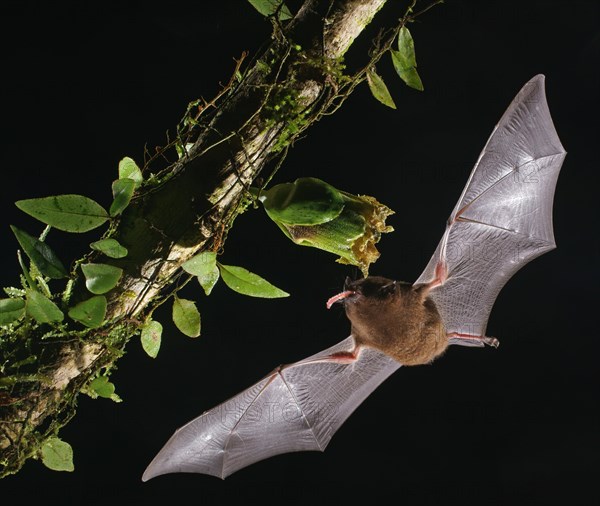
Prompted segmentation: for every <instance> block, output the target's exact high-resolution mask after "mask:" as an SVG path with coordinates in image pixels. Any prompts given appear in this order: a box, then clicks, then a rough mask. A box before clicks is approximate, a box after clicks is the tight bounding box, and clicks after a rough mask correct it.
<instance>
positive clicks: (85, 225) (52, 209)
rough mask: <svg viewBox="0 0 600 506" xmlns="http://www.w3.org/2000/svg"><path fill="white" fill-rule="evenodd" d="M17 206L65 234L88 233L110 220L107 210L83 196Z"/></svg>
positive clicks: (60, 196) (65, 196)
mask: <svg viewBox="0 0 600 506" xmlns="http://www.w3.org/2000/svg"><path fill="white" fill-rule="evenodd" d="M15 205H16V206H17V207H18V208H19V209H20V210H21V211H23V212H25V213H27V214H29V215H31V216H33V217H34V218H36V219H38V220H40V221H41V222H43V223H46V224H47V225H50V226H52V227H54V228H57V229H59V230H62V231H64V232H87V231H88V230H92V229H94V228H96V227H99V226H100V225H102V224H103V223H104V222H105V221H106V220H108V213H107V212H106V209H104V208H103V207H102V206H101V205H100V204H98V203H97V202H96V201H94V200H92V199H90V198H87V197H84V196H83V195H56V196H53V197H42V198H39V199H27V200H18V201H17V202H15Z"/></svg>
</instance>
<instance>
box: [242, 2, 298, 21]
mask: <svg viewBox="0 0 600 506" xmlns="http://www.w3.org/2000/svg"><path fill="white" fill-rule="evenodd" d="M248 2H250V4H251V5H252V7H254V8H255V9H256V10H257V11H258V12H260V13H261V14H262V15H263V16H272V15H273V14H275V12H277V8H278V7H279V6H280V5H281V3H282V0H248ZM291 18H292V13H291V12H290V10H289V9H288V7H287V5H285V4H283V5H282V6H281V9H279V20H280V21H285V20H286V19H291Z"/></svg>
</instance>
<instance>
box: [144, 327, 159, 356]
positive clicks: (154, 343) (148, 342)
mask: <svg viewBox="0 0 600 506" xmlns="http://www.w3.org/2000/svg"><path fill="white" fill-rule="evenodd" d="M162 331H163V327H162V325H161V324H160V323H159V322H157V321H156V320H149V321H147V322H146V324H145V325H144V327H143V328H142V335H141V340H142V348H144V351H145V352H146V353H147V354H148V355H149V356H150V357H152V358H156V356H157V355H158V350H159V349H160V341H161V336H162Z"/></svg>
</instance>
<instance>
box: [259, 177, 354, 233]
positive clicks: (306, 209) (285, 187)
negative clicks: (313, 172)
mask: <svg viewBox="0 0 600 506" xmlns="http://www.w3.org/2000/svg"><path fill="white" fill-rule="evenodd" d="M259 199H260V201H261V202H262V203H263V206H264V208H265V211H266V212H267V214H268V215H269V217H270V218H271V219H272V220H273V221H275V222H281V223H285V224H287V225H319V224H321V223H327V222H329V221H331V220H333V219H335V218H337V217H338V216H339V215H340V213H341V212H342V210H343V209H344V204H345V203H344V197H343V196H342V194H341V193H340V192H339V191H338V190H336V189H335V188H334V187H333V186H331V185H330V184H328V183H326V182H325V181H321V180H320V179H317V178H314V177H303V178H299V179H296V181H294V182H293V183H283V184H278V185H275V186H273V187H272V188H269V189H268V190H266V191H264V192H262V193H261V194H260V197H259Z"/></svg>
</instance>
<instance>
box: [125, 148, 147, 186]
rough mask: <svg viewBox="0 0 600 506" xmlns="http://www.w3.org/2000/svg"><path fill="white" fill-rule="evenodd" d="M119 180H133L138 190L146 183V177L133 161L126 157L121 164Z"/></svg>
mask: <svg viewBox="0 0 600 506" xmlns="http://www.w3.org/2000/svg"><path fill="white" fill-rule="evenodd" d="M119 179H133V180H134V181H135V189H136V190H137V189H138V188H139V187H140V185H141V184H142V182H143V181H144V176H143V175H142V171H141V170H140V168H139V167H138V166H137V164H136V163H135V162H134V161H133V159H132V158H129V157H128V156H126V157H125V158H123V159H122V160H121V161H120V162H119Z"/></svg>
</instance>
